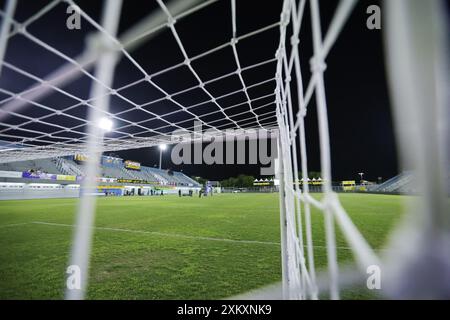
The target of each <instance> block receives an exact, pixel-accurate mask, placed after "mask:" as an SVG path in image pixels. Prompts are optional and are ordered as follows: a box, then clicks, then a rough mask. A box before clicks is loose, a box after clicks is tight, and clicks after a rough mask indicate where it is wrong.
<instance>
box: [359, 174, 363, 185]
mask: <svg viewBox="0 0 450 320" xmlns="http://www.w3.org/2000/svg"><path fill="white" fill-rule="evenodd" d="M358 174H359V175H360V177H361V180H360V182H359V183H360V184H362V181H363V176H364V172H359V173H358Z"/></svg>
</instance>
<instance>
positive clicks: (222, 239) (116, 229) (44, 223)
mask: <svg viewBox="0 0 450 320" xmlns="http://www.w3.org/2000/svg"><path fill="white" fill-rule="evenodd" d="M32 223H34V224H42V225H49V226H59V227H71V228H73V227H75V226H74V225H72V224H63V223H53V222H43V221H33V222H32ZM92 228H93V229H98V230H106V231H118V232H130V233H140V234H150V235H156V236H164V237H173V238H184V239H193V240H208V241H221V242H232V243H251V244H268V245H277V246H279V245H280V244H279V243H278V242H270V241H257V240H235V239H225V238H211V237H200V236H188V235H183V234H176V233H164V232H158V231H144V230H132V229H122V228H109V227H92Z"/></svg>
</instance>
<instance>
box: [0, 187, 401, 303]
mask: <svg viewBox="0 0 450 320" xmlns="http://www.w3.org/2000/svg"><path fill="white" fill-rule="evenodd" d="M318 196H319V195H318ZM340 199H341V201H342V204H343V206H344V208H345V209H346V210H347V212H348V213H349V215H350V216H351V218H352V220H353V221H354V223H355V224H356V225H357V227H358V228H359V230H361V232H362V233H363V235H364V236H365V237H366V239H367V240H368V242H369V243H370V244H371V245H372V246H373V247H374V248H376V249H380V248H382V247H383V246H384V245H385V243H386V240H387V237H388V235H389V231H390V230H391V229H392V226H393V225H394V224H395V223H396V222H397V221H398V220H399V218H400V216H401V212H402V201H401V199H402V197H401V196H392V195H369V194H342V195H340ZM76 203H77V199H51V200H48V199H41V200H22V201H0V247H1V250H0V299H61V298H63V292H64V286H65V268H66V266H67V261H68V253H69V250H70V243H71V239H72V232H73V228H72V225H73V223H74V219H75V210H76ZM278 203H279V201H278V195H277V194H222V195H216V196H213V197H207V198H201V199H199V198H197V197H193V198H189V197H182V198H179V197H178V196H163V197H161V196H158V197H120V198H119V197H118V198H114V197H110V198H100V199H98V210H97V214H96V230H95V233H94V243H93V251H92V257H91V271H90V273H91V274H90V283H89V289H88V298H89V299H219V298H226V297H230V296H233V295H237V294H240V293H244V292H246V291H249V290H252V289H256V288H259V287H261V286H265V285H269V284H272V283H275V282H277V281H279V280H280V278H281V276H280V273H281V267H280V246H279V241H280V231H279V230H280V228H279V212H278ZM312 218H313V233H314V244H315V246H316V248H315V259H316V265H317V268H318V269H321V268H322V269H323V268H325V266H326V250H325V248H324V244H325V238H324V231H323V229H324V226H323V217H322V215H321V213H319V212H318V211H313V216H312ZM229 240H243V241H229ZM337 245H338V246H339V247H346V246H347V244H346V242H345V241H344V239H343V237H342V235H341V234H339V233H338V235H337ZM338 256H339V260H340V261H346V260H351V259H352V254H351V251H350V250H348V249H346V248H340V249H338ZM364 291H365V290H363V289H355V290H354V291H351V290H350V292H349V293H346V294H344V298H345V297H347V298H364V297H367V296H369V297H370V294H369V295H368V293H367V292H364ZM366 291H367V290H366Z"/></svg>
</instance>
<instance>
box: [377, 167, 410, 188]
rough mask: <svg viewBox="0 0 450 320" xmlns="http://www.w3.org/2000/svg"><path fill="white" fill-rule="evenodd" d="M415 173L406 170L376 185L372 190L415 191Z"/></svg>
mask: <svg viewBox="0 0 450 320" xmlns="http://www.w3.org/2000/svg"><path fill="white" fill-rule="evenodd" d="M414 185H415V183H414V175H413V173H412V172H409V171H405V172H402V173H400V174H398V175H396V176H395V177H393V178H391V179H389V180H387V181H385V182H383V183H382V184H380V185H377V186H376V187H374V188H373V189H372V190H371V191H374V192H387V193H415V192H416V188H415V186H414Z"/></svg>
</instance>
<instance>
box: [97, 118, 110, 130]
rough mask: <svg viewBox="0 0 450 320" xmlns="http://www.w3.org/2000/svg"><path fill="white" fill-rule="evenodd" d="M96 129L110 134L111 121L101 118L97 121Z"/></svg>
mask: <svg viewBox="0 0 450 320" xmlns="http://www.w3.org/2000/svg"><path fill="white" fill-rule="evenodd" d="M98 127H99V128H100V129H102V130H103V131H105V132H110V131H111V130H112V127H113V122H112V121H111V119H109V118H106V117H103V118H100V120H99V121H98Z"/></svg>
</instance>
